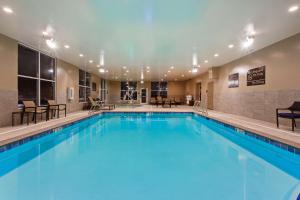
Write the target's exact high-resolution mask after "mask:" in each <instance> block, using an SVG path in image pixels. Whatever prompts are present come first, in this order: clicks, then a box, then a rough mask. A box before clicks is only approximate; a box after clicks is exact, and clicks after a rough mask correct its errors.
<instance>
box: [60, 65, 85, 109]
mask: <svg viewBox="0 0 300 200" xmlns="http://www.w3.org/2000/svg"><path fill="white" fill-rule="evenodd" d="M78 83H79V69H78V68H77V67H76V66H74V65H72V64H69V63H67V62H64V61H63V60H57V79H56V84H57V87H56V99H57V103H63V104H64V103H65V104H67V110H68V112H74V111H77V110H80V109H82V107H83V104H82V103H79V86H78ZM68 87H70V88H71V87H73V88H74V100H68V98H67V88H68Z"/></svg>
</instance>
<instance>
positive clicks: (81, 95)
mask: <svg viewBox="0 0 300 200" xmlns="http://www.w3.org/2000/svg"><path fill="white" fill-rule="evenodd" d="M79 102H85V87H80V86H79Z"/></svg>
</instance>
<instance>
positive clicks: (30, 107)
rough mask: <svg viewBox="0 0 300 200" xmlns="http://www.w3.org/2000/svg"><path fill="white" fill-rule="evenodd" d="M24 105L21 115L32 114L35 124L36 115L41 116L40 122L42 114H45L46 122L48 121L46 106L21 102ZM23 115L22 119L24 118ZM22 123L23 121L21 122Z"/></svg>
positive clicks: (32, 102) (31, 102)
mask: <svg viewBox="0 0 300 200" xmlns="http://www.w3.org/2000/svg"><path fill="white" fill-rule="evenodd" d="M22 103H23V105H24V108H23V113H24V114H28V115H29V114H32V120H34V123H35V124H36V118H37V115H41V120H43V114H44V113H45V114H46V121H47V120H48V106H36V105H35V103H34V101H23V102H22ZM24 114H23V116H22V117H24ZM22 121H23V120H22Z"/></svg>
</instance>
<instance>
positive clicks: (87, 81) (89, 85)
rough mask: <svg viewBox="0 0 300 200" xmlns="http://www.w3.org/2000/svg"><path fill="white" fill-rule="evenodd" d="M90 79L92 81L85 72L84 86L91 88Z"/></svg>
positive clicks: (89, 75)
mask: <svg viewBox="0 0 300 200" xmlns="http://www.w3.org/2000/svg"><path fill="white" fill-rule="evenodd" d="M91 79H92V76H91V74H90V73H88V72H86V81H85V85H86V86H88V87H91Z"/></svg>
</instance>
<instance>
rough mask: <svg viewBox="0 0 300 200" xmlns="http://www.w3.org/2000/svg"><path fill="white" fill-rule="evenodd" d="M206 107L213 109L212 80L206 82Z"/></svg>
mask: <svg viewBox="0 0 300 200" xmlns="http://www.w3.org/2000/svg"><path fill="white" fill-rule="evenodd" d="M206 93H207V108H208V109H210V110H213V109H214V82H209V83H207V90H206Z"/></svg>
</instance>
